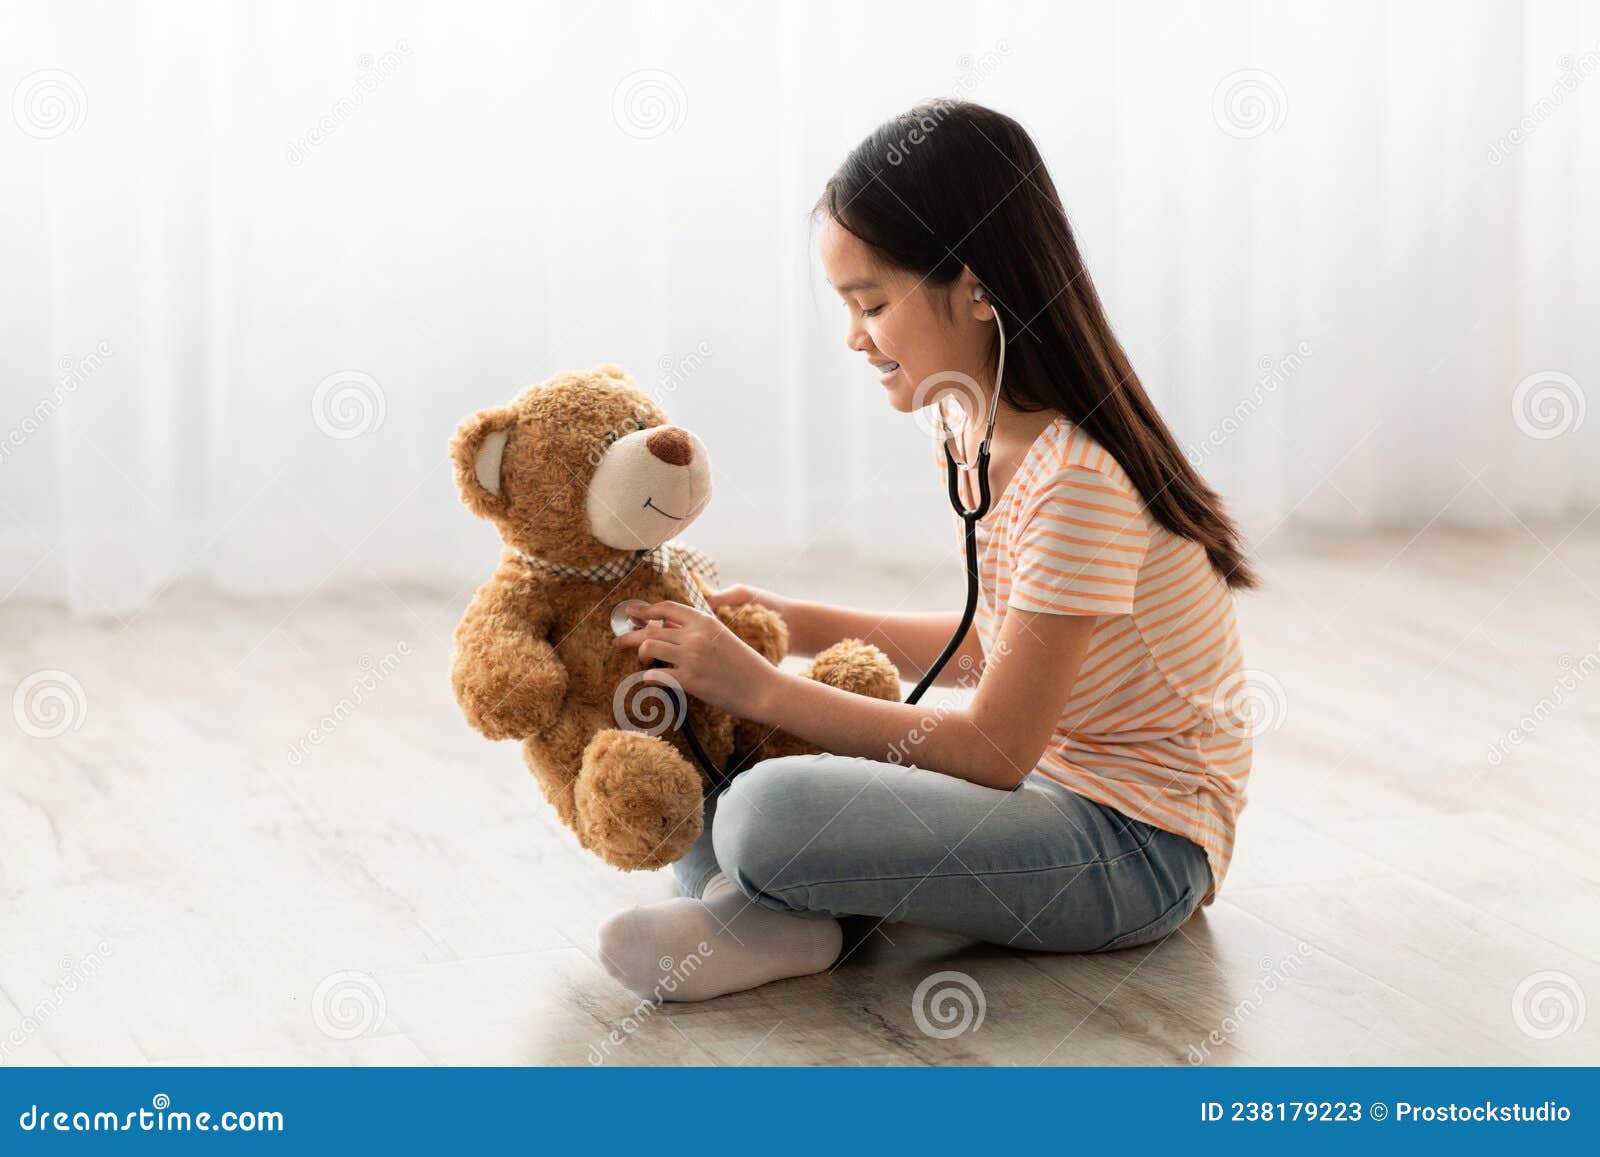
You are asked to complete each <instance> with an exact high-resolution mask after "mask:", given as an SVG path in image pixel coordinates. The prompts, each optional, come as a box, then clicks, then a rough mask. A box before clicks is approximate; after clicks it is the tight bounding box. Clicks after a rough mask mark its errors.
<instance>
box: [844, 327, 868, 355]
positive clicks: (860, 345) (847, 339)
mask: <svg viewBox="0 0 1600 1157" xmlns="http://www.w3.org/2000/svg"><path fill="white" fill-rule="evenodd" d="M844 344H845V348H846V349H853V350H855V351H856V352H857V353H866V352H867V351H868V350H870V349H871V348H872V339H871V338H870V337H868V336H867V329H866V326H864V325H862V324H861V323H860V322H859V321H856V320H854V319H852V320H851V322H850V328H849V329H847V330H845V334H844Z"/></svg>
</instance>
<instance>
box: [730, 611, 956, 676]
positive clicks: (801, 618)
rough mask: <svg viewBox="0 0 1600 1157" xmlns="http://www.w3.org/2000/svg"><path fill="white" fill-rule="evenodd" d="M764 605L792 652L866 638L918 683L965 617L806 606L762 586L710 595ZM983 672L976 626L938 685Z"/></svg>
mask: <svg viewBox="0 0 1600 1157" xmlns="http://www.w3.org/2000/svg"><path fill="white" fill-rule="evenodd" d="M751 602H753V603H760V604H761V605H762V606H764V607H769V608H771V609H772V610H774V611H776V612H777V613H778V614H779V615H781V616H782V617H783V621H784V623H785V624H787V625H788V628H789V651H790V653H791V654H795V655H805V656H810V655H815V654H816V653H817V652H818V651H821V650H822V649H823V648H825V647H829V646H832V645H833V644H834V643H837V642H838V641H839V640H840V639H862V640H864V641H865V642H868V643H872V644H874V645H876V646H878V647H881V648H882V649H883V652H884V654H886V655H888V656H889V658H890V660H892V661H893V663H894V665H895V666H896V667H898V668H900V674H901V675H902V676H903V677H905V678H907V679H910V680H912V681H913V682H915V681H916V680H918V679H920V678H921V677H922V674H923V672H924V671H926V670H927V669H928V668H929V667H931V666H932V665H933V661H934V660H935V659H937V658H938V657H939V653H940V652H941V651H943V650H944V648H945V644H946V643H948V642H949V641H950V636H951V635H952V634H953V633H954V632H955V629H956V627H957V626H958V625H960V623H961V616H960V614H957V613H954V612H946V611H929V612H917V611H912V612H907V611H889V612H880V611H863V610H857V609H855V608H854V607H838V606H833V605H832V604H830V603H813V602H806V601H804V600H802V599H791V598H788V597H786V596H784V595H780V594H775V593H773V592H772V591H765V590H762V589H761V588H759V587H747V586H733V587H729V588H727V589H726V590H722V591H718V592H717V593H716V594H714V595H712V596H711V605H712V606H713V607H720V606H737V605H739V604H741V603H751ZM982 668H983V647H982V645H981V644H980V643H979V642H978V632H977V629H976V628H975V627H968V628H967V633H966V635H965V636H964V637H963V639H962V641H961V647H960V649H959V650H957V651H956V653H955V655H953V656H952V657H951V659H950V664H949V665H948V666H947V667H945V669H944V670H943V671H942V672H941V673H940V675H939V678H938V679H936V680H935V681H934V682H935V683H936V684H937V685H939V686H949V685H951V684H953V683H955V682H956V681H957V680H958V678H959V677H960V676H961V674H962V673H967V672H972V671H978V670H981V669H982Z"/></svg>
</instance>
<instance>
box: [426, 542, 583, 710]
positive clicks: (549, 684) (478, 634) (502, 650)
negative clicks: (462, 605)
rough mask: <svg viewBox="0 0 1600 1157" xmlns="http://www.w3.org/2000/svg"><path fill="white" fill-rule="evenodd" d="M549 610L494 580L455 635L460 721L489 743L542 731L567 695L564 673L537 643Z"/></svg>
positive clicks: (522, 588) (510, 583) (501, 576)
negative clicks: (463, 716) (468, 724)
mask: <svg viewBox="0 0 1600 1157" xmlns="http://www.w3.org/2000/svg"><path fill="white" fill-rule="evenodd" d="M550 620H551V609H550V604H549V603H548V601H546V600H545V599H544V598H543V597H542V594H541V592H540V591H539V590H538V588H537V587H535V586H532V585H530V584H528V583H527V582H524V581H518V580H517V579H516V578H515V577H514V576H513V575H510V574H508V573H506V572H503V571H502V572H501V573H497V574H496V575H495V577H494V578H492V579H490V580H489V581H488V582H487V583H485V584H484V585H483V586H482V587H480V588H479V590H478V593H477V595H476V596H475V597H474V598H473V600H472V605H471V606H469V607H468V608H467V613H466V614H465V615H464V616H462V619H461V625H460V626H458V627H457V628H456V652H455V661H454V663H453V665H452V668H451V672H450V682H451V684H452V686H453V687H454V688H455V693H456V702H457V703H459V704H460V705H461V710H462V713H463V714H465V715H466V717H467V722H468V723H470V724H472V726H473V727H475V728H477V729H478V730H479V731H481V732H482V733H483V734H484V735H485V736H487V737H488V738H490V739H526V738H527V737H529V736H531V735H538V734H540V733H541V732H543V731H545V730H546V729H548V728H549V727H550V726H551V725H552V724H553V723H554V722H555V721H556V718H557V716H558V715H559V714H560V711H561V704H562V701H563V700H564V699H565V698H566V694H567V670H566V667H564V666H563V665H562V663H561V660H560V659H559V658H558V657H557V656H556V653H555V649H554V648H553V647H551V646H550V644H549V642H548V641H547V639H546V637H545V633H546V631H547V630H548V628H549V625H550Z"/></svg>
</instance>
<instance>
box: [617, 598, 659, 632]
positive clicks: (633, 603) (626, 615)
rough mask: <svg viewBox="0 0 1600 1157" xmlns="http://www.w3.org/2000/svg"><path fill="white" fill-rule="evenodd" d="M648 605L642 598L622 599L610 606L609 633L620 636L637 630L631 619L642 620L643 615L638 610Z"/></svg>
mask: <svg viewBox="0 0 1600 1157" xmlns="http://www.w3.org/2000/svg"><path fill="white" fill-rule="evenodd" d="M649 605H650V604H649V603H647V602H645V601H644V600H643V599H624V600H622V602H620V603H618V604H617V605H616V606H614V607H612V608H611V633H612V634H613V635H616V636H617V637H619V638H620V637H621V636H623V635H626V634H627V633H628V632H630V631H635V630H637V629H638V628H637V627H635V626H634V625H633V620H634V619H635V618H638V619H640V620H643V618H644V616H643V615H642V614H640V612H641V611H643V610H644V609H645V608H646V607H648V606H649Z"/></svg>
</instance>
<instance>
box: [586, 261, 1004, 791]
mask: <svg viewBox="0 0 1600 1157" xmlns="http://www.w3.org/2000/svg"><path fill="white" fill-rule="evenodd" d="M972 297H973V300H974V301H985V300H987V296H986V295H985V293H984V291H983V290H982V289H979V290H977V291H976V292H974V293H973V295H972ZM990 312H991V313H992V314H993V316H994V324H995V329H996V330H997V331H998V332H999V335H1000V354H999V357H998V358H997V359H996V362H995V369H994V389H993V390H992V391H990V394H989V420H988V423H987V425H986V426H985V427H984V431H983V441H981V442H979V443H978V453H977V455H976V456H975V457H974V459H973V460H972V461H971V462H962V461H960V460H958V459H957V458H956V454H955V451H954V450H953V449H951V442H952V436H951V433H950V424H949V422H947V421H946V420H945V415H944V409H943V407H942V406H941V407H940V410H939V427H940V429H941V431H942V432H943V435H944V462H945V481H946V484H947V485H948V487H949V491H950V508H951V509H952V510H954V511H955V512H956V515H957V516H958V517H959V518H960V519H961V522H962V540H963V544H964V547H965V554H966V566H967V604H966V607H965V608H964V609H963V610H962V612H961V625H960V626H958V627H957V628H956V630H955V633H954V634H953V635H951V636H950V641H949V642H948V643H946V644H945V647H944V650H943V651H941V652H940V653H939V657H938V658H937V659H935V660H934V661H933V664H932V666H930V667H929V668H928V670H927V671H926V673H924V674H923V676H922V679H921V680H920V681H919V682H918V683H917V685H916V687H914V688H913V689H912V691H911V694H909V695H907V696H906V700H905V701H906V702H907V703H917V702H919V701H920V700H921V699H922V696H923V695H924V694H925V693H926V692H927V690H928V688H929V687H931V686H933V681H934V680H935V679H937V678H938V677H939V673H940V672H941V671H943V670H944V669H945V667H946V666H947V665H948V664H949V662H950V660H951V658H953V657H954V655H955V653H956V652H957V651H959V650H960V649H961V642H962V640H963V639H965V638H966V637H967V631H968V629H969V628H970V627H971V626H972V620H973V618H974V617H975V616H976V615H977V612H978V523H979V522H981V521H982V520H983V517H984V515H986V514H988V513H989V498H990V496H989V442H990V440H991V439H993V438H994V421H995V418H996V417H997V416H998V414H999V406H1000V383H1001V381H1002V380H1003V379H1004V377H1005V372H1006V329H1005V326H1004V325H1002V324H1001V322H1000V311H999V310H998V309H994V308H993V307H992V306H991V307H990ZM936 404H937V403H936ZM973 470H976V471H977V472H978V505H976V506H974V507H971V508H970V509H969V508H968V507H967V504H966V502H965V501H964V500H963V499H962V497H961V475H962V474H964V473H970V472H971V471H973ZM649 605H650V604H649V603H647V602H645V601H644V600H643V599H627V600H625V601H623V602H620V603H618V604H617V605H616V606H615V607H614V608H612V611H611V632H612V634H614V635H626V634H627V633H628V632H630V631H633V630H635V629H636V628H635V627H634V625H633V612H635V611H636V610H638V609H642V608H643V607H647V606H649ZM659 665H661V664H660V662H659V661H657V662H656V663H654V664H652V666H659ZM658 686H660V687H662V688H663V689H664V690H665V691H666V692H667V693H668V694H669V695H670V696H672V698H673V717H674V718H676V719H679V720H681V721H682V722H681V723H680V725H679V726H680V727H681V728H682V730H683V737H684V739H685V740H686V741H687V742H688V744H689V750H690V751H692V752H693V753H694V758H695V762H697V763H698V764H699V765H700V769H701V770H702V771H704V772H705V773H706V775H707V776H709V777H710V778H711V781H712V782H713V783H714V784H719V785H720V784H721V783H722V782H723V781H724V780H726V779H728V778H729V777H731V776H733V775H734V774H735V773H736V772H738V771H739V770H741V769H740V768H736V767H734V766H733V758H732V756H730V757H729V760H728V766H726V767H723V768H721V769H718V768H717V766H716V764H714V763H713V762H712V760H711V757H710V756H709V755H707V754H706V750H705V748H704V747H703V746H701V744H700V738H699V736H697V735H696V734H695V732H694V725H693V724H692V723H691V722H690V720H689V703H688V697H687V696H686V695H684V693H683V691H682V690H680V689H679V688H676V687H669V686H667V685H666V684H664V683H663V684H658Z"/></svg>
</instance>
